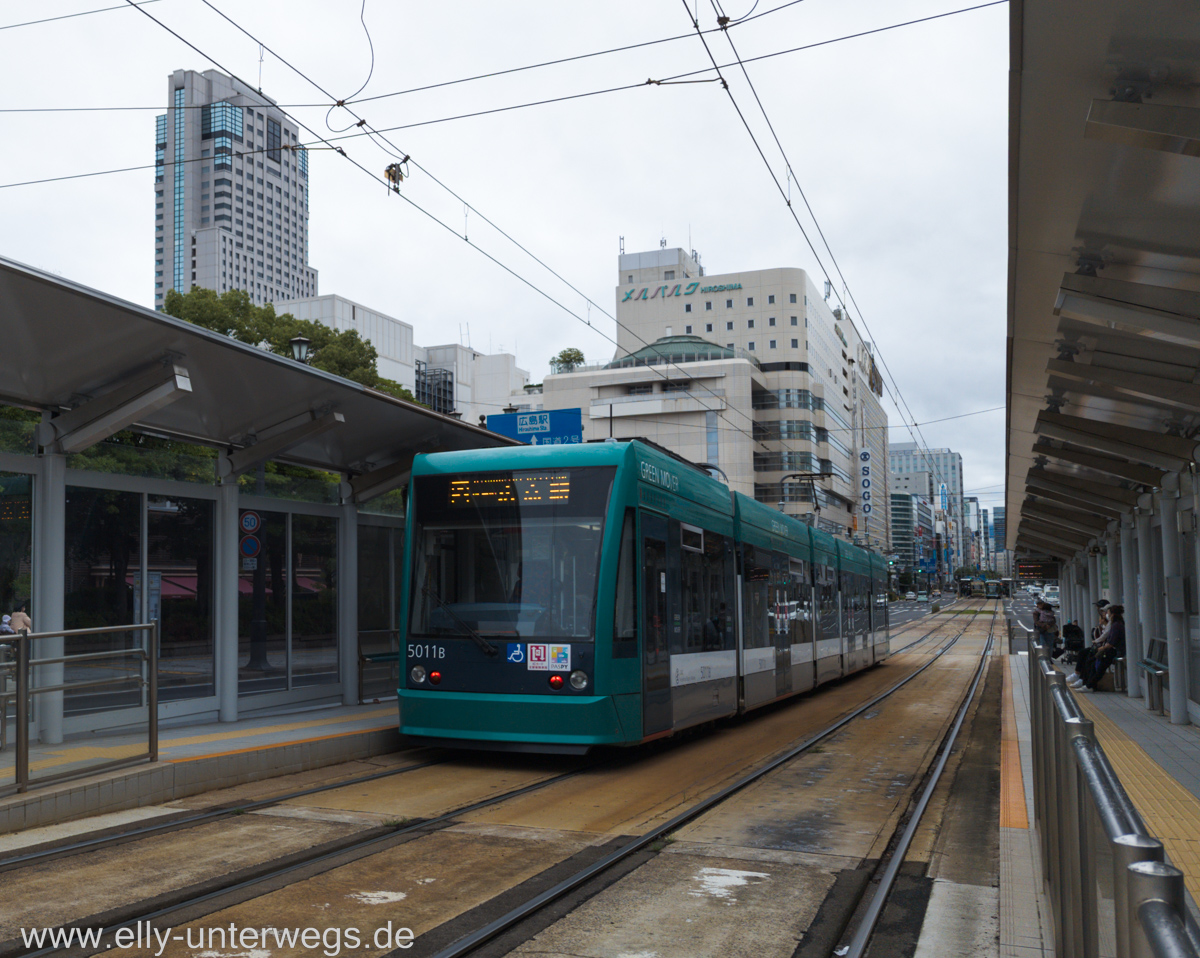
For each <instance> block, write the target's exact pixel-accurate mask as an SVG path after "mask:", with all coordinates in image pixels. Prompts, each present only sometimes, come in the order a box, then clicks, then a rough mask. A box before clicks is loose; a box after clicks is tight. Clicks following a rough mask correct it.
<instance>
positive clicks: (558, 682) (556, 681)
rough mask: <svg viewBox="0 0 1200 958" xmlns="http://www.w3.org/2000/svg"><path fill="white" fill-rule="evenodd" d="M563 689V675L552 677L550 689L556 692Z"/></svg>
mask: <svg viewBox="0 0 1200 958" xmlns="http://www.w3.org/2000/svg"><path fill="white" fill-rule="evenodd" d="M562 687H563V677H562V676H561V675H552V676H550V688H552V689H554V691H556V692H557V691H558V690H559V689H561V688H562Z"/></svg>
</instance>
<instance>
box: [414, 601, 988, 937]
mask: <svg viewBox="0 0 1200 958" xmlns="http://www.w3.org/2000/svg"><path fill="white" fill-rule="evenodd" d="M994 618H995V612H993V620H994ZM948 621H949V620H947V623H948ZM972 621H973V620H972ZM947 623H941V624H939V626H938V628H935V629H934V630H932V631H931V632H929V633H927V634H926V635H925V636H922V638H921V639H918V640H916V641H915V642H913V643H910V645H909V646H906V648H911V646H912V645H916V644H917V643H919V642H922V641H924V640H925V639H927V638H929V637H930V636H931V635H932V634H933V632H936V631H938V629H939V628H941V626H942V625H945V624H947ZM969 627H970V622H968V623H967V624H964V625H963V627H962V628H961V629H960V630H959V631H958V633H956V634H955V635H954V636H953V637H952V638H951V639H950V641H949V642H947V643H946V644H945V645H944V646H943V647H942V648H941V649H939V650H938V652H937V653H936V654H935V655H933V656H932V657H931V658H930V660H929V661H928V662H926V663H925V664H924V665H922V666H921V667H920V668H918V669H916V670H915V671H913V672H912V673H911V674H910V675H908V676H906V677H905V678H903V679H902V680H900V681H899V682H897V683H895V684H894V685H893V686H891V687H890V688H889V689H887V690H885V691H884V692H882V693H880V694H878V695H876V696H873V697H872V698H871V699H869V700H868V701H867V702H865V703H863V704H862V705H860V706H858V707H857V708H855V709H854V710H853V711H851V712H850V713H849V714H847V715H845V716H843V717H842V718H840V719H839V720H838V721H836V722H834V723H833V724H831V725H829V726H827V727H826V728H824V729H822V730H820V731H818V732H816V733H814V734H812V735H810V736H808V737H807V738H805V740H804V741H803V742H801V743H800V744H799V745H797V746H795V747H794V748H792V749H790V750H789V751H787V752H785V753H784V754H782V755H779V756H776V757H775V758H773V759H771V760H770V761H768V762H767V763H765V764H764V765H762V766H760V767H759V768H757V769H754V770H753V771H751V772H749V773H747V774H746V775H743V776H742V777H741V778H739V779H738V780H737V781H735V782H733V783H732V784H730V785H728V786H726V787H725V788H723V789H721V790H720V791H718V792H716V793H715V794H713V795H710V796H708V797H707V798H705V799H703V800H702V801H700V802H697V803H696V804H694V805H693V806H692V807H690V808H688V809H687V810H685V811H683V812H681V813H679V814H678V815H676V816H674V817H673V818H671V819H670V820H669V821H667V822H665V823H663V824H662V825H659V826H658V827H656V828H653V829H651V830H650V831H648V832H646V833H645V834H643V835H641V836H639V837H637V838H634V839H632V840H631V841H629V842H627V843H625V844H623V845H622V846H620V847H619V848H617V849H615V850H614V851H612V852H610V853H608V854H607V855H605V856H604V857H602V858H600V859H598V860H597V861H594V862H592V863H591V864H589V865H587V866H586V867H584V868H582V869H580V870H579V871H577V872H575V873H574V874H572V875H570V876H568V877H566V878H564V879H563V880H561V881H559V882H558V883H556V884H555V885H554V886H553V887H551V888H548V889H546V890H545V891H542V892H541V893H540V894H538V895H536V896H535V897H533V898H530V899H529V900H528V901H526V902H523V903H521V904H519V905H517V906H515V907H513V908H511V909H510V910H508V911H507V912H506V913H505V914H503V915H501V916H499V917H497V918H495V919H494V920H492V921H491V922H489V923H488V924H486V925H484V926H483V927H481V928H478V929H476V930H475V931H473V932H471V933H469V934H467V935H465V936H463V937H461V938H459V939H458V940H456V941H454V942H453V943H451V944H450V945H448V946H447V947H445V948H442V949H441V950H439V951H438V952H436V954H435V955H434V956H433V958H466V956H468V955H472V954H475V953H477V952H478V951H479V950H480V949H481V948H482V947H483V946H484V945H486V944H487V943H488V942H490V941H492V940H494V939H495V938H497V937H499V936H501V935H503V934H505V933H506V932H508V931H510V930H512V929H514V928H516V927H517V926H519V925H521V924H522V923H524V922H526V921H529V920H530V919H533V918H534V917H535V916H536V915H537V914H538V913H539V912H542V911H543V910H545V909H547V908H548V907H549V906H551V905H553V904H554V903H555V902H557V901H558V900H560V899H561V898H563V897H564V896H566V895H568V894H570V893H572V892H574V891H576V890H578V889H580V888H582V887H584V886H585V885H587V884H588V883H589V882H592V881H594V880H595V879H597V878H598V877H600V876H602V875H603V874H604V873H605V872H608V871H610V870H612V869H613V868H615V867H616V866H618V865H620V864H621V863H622V862H625V861H626V860H628V859H629V858H631V857H632V856H634V855H636V854H637V853H638V852H641V851H643V850H645V849H647V848H649V847H650V846H652V845H653V844H654V843H656V842H659V841H662V840H663V839H665V838H667V837H668V836H670V835H671V833H672V832H675V831H677V830H678V829H680V828H681V827H683V826H684V825H686V824H688V823H689V822H691V821H693V820H694V819H696V818H698V817H700V816H701V815H703V814H705V813H706V812H708V811H710V810H712V809H713V808H715V807H716V806H718V805H720V804H721V803H723V802H725V801H727V800H728V799H729V798H731V797H732V796H734V795H736V794H737V793H738V792H741V791H742V790H743V789H745V788H746V787H747V786H749V785H751V784H753V783H754V782H757V781H759V780H760V779H762V778H763V777H765V776H766V775H768V774H770V773H771V772H773V771H775V770H776V769H777V768H779V767H780V766H782V765H785V764H786V763H788V762H790V761H792V760H793V759H795V758H797V757H799V756H800V755H803V754H804V753H805V752H808V751H809V750H811V749H812V748H813V747H814V746H816V745H818V744H820V743H821V742H822V741H824V740H825V739H828V738H829V737H831V736H833V735H834V734H836V733H837V732H839V731H840V730H841V729H843V728H844V727H845V726H847V725H849V724H850V723H851V722H853V721H854V720H855V719H857V718H859V717H860V716H862V715H864V714H866V713H868V712H870V711H871V710H872V709H874V708H875V706H877V705H879V704H880V703H882V702H883V701H884V700H886V699H888V698H890V697H891V696H892V695H894V694H895V693H896V692H897V691H899V690H900V689H902V688H903V687H904V686H906V685H908V684H909V683H910V682H912V681H913V680H914V679H916V678H917V677H918V676H920V675H921V674H922V673H923V672H925V671H926V670H927V669H929V668H930V667H932V666H933V665H934V663H935V662H936V661H937V660H938V659H939V658H941V657H942V656H943V655H945V654H946V653H947V652H949V651H950V649H952V648H953V647H954V646H955V645H956V644H957V642H958V640H959V639H960V638H961V637H962V635H963V634H964V633H965V632H966V631H967V629H968V628H969ZM990 649H991V634H990V633H989V638H988V642H987V644H986V645H985V649H984V652H983V653H982V654H981V656H980V666H979V668H978V669H977V672H976V677H975V681H974V682H973V683H972V685H971V688H970V690H969V691H968V693H967V696H966V699H965V701H964V703H963V705H962V707H961V709H960V712H959V715H958V718H957V720H956V721H955V722H954V723H953V725H952V734H951V735H950V736H949V737H948V739H946V740H944V741H943V744H942V746H941V758H940V759H939V762H938V767H937V774H936V775H934V776H933V779H932V781H931V783H930V784H929V785H928V786H927V787H926V790H925V792H923V794H922V799H921V804H920V805H919V809H920V810H921V811H923V809H924V807H925V805H926V804H927V803H928V800H929V798H928V796H930V795H932V792H933V788H935V787H936V785H937V779H938V778H939V777H940V773H941V770H942V769H943V768H944V766H945V758H946V757H947V756H948V755H949V751H950V749H951V748H952V747H953V741H954V737H955V736H956V735H957V732H958V729H959V727H961V724H962V718H963V716H964V715H965V713H966V710H967V707H968V706H969V704H970V702H971V700H972V699H973V697H974V694H975V690H976V688H977V686H978V683H979V676H980V675H981V674H982V671H983V665H984V664H985V663H986V661H987V655H988V652H989V651H990ZM909 821H910V822H911V829H906V831H905V834H906V835H907V839H908V841H911V832H914V831H915V829H916V825H917V824H919V821H920V814H919V812H918V813H917V814H916V815H914V816H912V817H911V818H910V819H909ZM908 841H905V843H904V845H903V848H901V849H900V850H899V853H898V854H899V860H901V861H902V860H903V854H904V851H905V850H907V847H908ZM889 867H890V866H889ZM896 867H897V869H898V867H899V866H898V865H897V866H896ZM892 879H894V874H892ZM890 887H891V886H890V883H889V885H888V886H887V890H890ZM884 901H886V893H885V894H884V896H883V899H882V900H881V902H880V904H879V906H878V910H879V911H882V907H883V902H884ZM877 917H878V915H877V914H876V916H875V918H876V920H877ZM873 927H874V924H873V923H872V925H871V928H873ZM834 954H838V952H834ZM861 955H862V952H861V951H860V952H859V953H858V954H857V955H856V956H855V958H861Z"/></svg>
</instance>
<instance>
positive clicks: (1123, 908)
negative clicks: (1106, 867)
mask: <svg viewBox="0 0 1200 958" xmlns="http://www.w3.org/2000/svg"><path fill="white" fill-rule="evenodd" d="M1110 845H1111V847H1112V857H1113V913H1114V917H1115V918H1116V922H1117V958H1130V955H1132V950H1131V949H1132V945H1131V943H1130V942H1131V934H1132V932H1131V930H1130V929H1131V923H1136V922H1137V917H1136V915H1134V913H1133V909H1132V908H1131V906H1130V900H1129V866H1131V865H1133V864H1134V863H1135V862H1161V861H1162V860H1163V843H1162V842H1160V841H1159V840H1158V839H1157V838H1150V837H1149V836H1147V835H1118V836H1117V837H1116V838H1114V839H1113V840H1112V842H1111V843H1110Z"/></svg>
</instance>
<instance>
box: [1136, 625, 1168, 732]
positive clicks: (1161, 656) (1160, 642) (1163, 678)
mask: <svg viewBox="0 0 1200 958" xmlns="http://www.w3.org/2000/svg"><path fill="white" fill-rule="evenodd" d="M1166 659H1167V640H1166V639H1151V640H1150V641H1149V642H1148V643H1147V645H1146V657H1145V658H1143V659H1142V661H1140V662H1139V663H1138V667H1139V668H1141V670H1142V671H1143V672H1145V673H1146V708H1148V709H1150V710H1151V711H1152V712H1158V713H1159V714H1160V715H1161V714H1162V711H1163V685H1164V683H1166V684H1170V680H1171V670H1170V669H1169V668H1167V664H1166Z"/></svg>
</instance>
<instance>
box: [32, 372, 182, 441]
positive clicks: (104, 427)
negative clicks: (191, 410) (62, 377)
mask: <svg viewBox="0 0 1200 958" xmlns="http://www.w3.org/2000/svg"><path fill="white" fill-rule="evenodd" d="M191 391H192V381H191V378H190V377H189V376H188V371H187V370H186V369H185V368H184V367H182V366H177V365H175V364H174V363H162V364H156V366H155V367H154V368H151V369H150V370H149V372H143V373H141V374H140V375H136V376H132V377H129V378H126V379H124V380H123V381H118V382H117V383H115V384H112V387H111V388H110V389H108V390H107V391H106V392H104V393H103V394H101V395H100V396H97V397H96V398H94V399H85V400H83V401H82V402H80V404H79V405H77V406H76V407H75V408H74V409H72V410H70V411H69V412H65V413H61V414H60V415H58V416H55V417H53V418H52V419H49V420H47V421H46V422H43V423H42V424H41V425H40V426H39V427H38V431H37V440H38V445H40V446H42V447H44V448H47V449H50V450H52V451H54V452H64V453H72V452H82V451H83V450H84V449H88V448H89V447H91V446H94V445H96V443H98V442H103V441H104V440H105V439H107V438H109V437H110V436H113V435H116V434H117V433H118V432H120V431H121V430H122V429H124V428H126V427H127V426H131V425H133V423H135V422H137V421H138V420H139V419H143V418H145V417H146V416H149V415H150V414H151V413H154V412H156V411H158V410H159V409H162V408H163V407H164V406H166V405H168V404H169V403H173V402H175V401H176V400H178V399H182V398H183V397H184V396H186V395H187V394H188V393H190V392H191Z"/></svg>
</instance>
